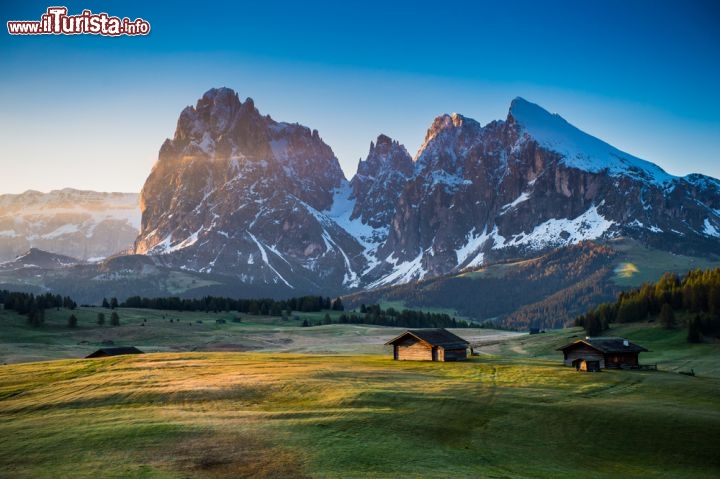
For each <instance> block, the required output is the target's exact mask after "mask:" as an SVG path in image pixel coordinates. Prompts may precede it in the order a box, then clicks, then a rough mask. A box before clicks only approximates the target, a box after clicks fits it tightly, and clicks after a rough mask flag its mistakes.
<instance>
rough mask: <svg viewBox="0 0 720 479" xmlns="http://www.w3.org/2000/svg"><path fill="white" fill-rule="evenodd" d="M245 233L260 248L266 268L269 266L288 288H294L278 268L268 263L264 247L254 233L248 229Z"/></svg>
mask: <svg viewBox="0 0 720 479" xmlns="http://www.w3.org/2000/svg"><path fill="white" fill-rule="evenodd" d="M247 234H248V235H249V236H250V238H251V239H252V240H253V241H254V242H255V244H256V245H257V247H258V249H259V250H260V257H261V258H262V260H263V262H264V263H265V264H266V265H267V266H268V268H270V269H271V270H272V272H273V273H275V275H276V276H277V277H278V278H280V281H282V282H283V283H285V284H286V285H287V286H289V287H290V288H292V289H295V287H294V286H293V285H291V284H290V283H288V282H287V280H285V278H283V276H282V275H281V274H280V273H279V272H278V270H276V269H275V268H273V265H271V264H270V261H269V260H268V255H267V252H266V251H265V248H264V247H263V245H262V243H260V241H258V239H257V238H256V237H255V235H254V234H252V233H251V232H249V231H248V232H247Z"/></svg>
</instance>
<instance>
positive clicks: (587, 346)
mask: <svg viewBox="0 0 720 479" xmlns="http://www.w3.org/2000/svg"><path fill="white" fill-rule="evenodd" d="M557 350H558V351H562V352H563V355H564V357H565V365H566V366H575V368H576V369H577V370H578V371H581V370H582V371H586V370H590V369H589V368H592V370H595V367H596V366H595V364H596V363H597V369H598V370H599V369H605V368H637V367H639V366H640V363H639V361H638V356H639V354H640V353H641V352H646V351H647V349H645V348H643V347H642V346H638V345H637V344H634V343H631V342H630V341H628V340H627V339H623V338H589V337H588V338H585V339H579V340H577V341H575V342H572V343H570V344H566V345H565V346H563V347H561V348H558V349H557ZM583 368H584V369H583Z"/></svg>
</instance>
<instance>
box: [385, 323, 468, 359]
mask: <svg viewBox="0 0 720 479" xmlns="http://www.w3.org/2000/svg"><path fill="white" fill-rule="evenodd" d="M385 344H386V345H392V347H393V359H395V360H398V361H462V360H465V359H467V348H468V345H469V344H470V343H468V342H467V341H465V340H464V339H463V338H461V337H459V336H456V335H454V334H453V333H451V332H450V331H447V330H445V329H410V330H407V331H405V332H404V333H402V334H401V335H399V336H397V337H395V338H393V339H391V340H390V341H388V342H387V343H385Z"/></svg>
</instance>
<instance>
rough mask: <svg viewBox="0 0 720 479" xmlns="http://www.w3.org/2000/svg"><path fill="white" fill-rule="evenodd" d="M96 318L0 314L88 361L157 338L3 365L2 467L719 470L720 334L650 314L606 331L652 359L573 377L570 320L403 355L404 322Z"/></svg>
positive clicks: (13, 470)
mask: <svg viewBox="0 0 720 479" xmlns="http://www.w3.org/2000/svg"><path fill="white" fill-rule="evenodd" d="M96 312H97V311H96V310H94V309H92V308H89V309H81V310H80V311H79V312H77V314H78V315H79V319H80V327H79V328H77V329H74V330H69V329H68V328H67V327H65V326H64V325H63V321H64V320H65V319H66V317H67V311H64V310H62V311H59V312H54V313H53V314H50V312H48V317H47V319H46V323H47V324H46V326H45V327H43V328H40V329H33V328H30V327H29V326H27V325H25V323H24V322H23V321H22V318H19V317H15V316H14V315H13V314H11V313H10V312H8V311H0V320H1V321H2V323H1V324H2V329H1V331H2V333H3V335H2V337H1V338H0V353H2V354H3V355H4V357H5V358H12V359H13V361H18V360H21V359H22V357H20V353H21V352H23V351H25V353H26V354H27V355H28V356H31V355H32V353H30V352H28V351H31V350H33V349H42V348H43V347H44V345H45V344H48V345H49V346H47V347H46V349H45V350H44V352H43V355H44V357H45V358H46V359H51V358H62V357H69V356H71V355H73V354H74V356H72V357H80V356H79V354H80V353H85V352H86V351H88V350H92V349H96V347H95V345H94V344H92V341H97V340H101V339H102V338H104V337H105V336H108V335H110V334H112V335H114V336H113V337H114V338H115V340H116V344H133V345H136V346H139V347H141V348H145V349H147V350H149V351H151V350H152V351H158V352H153V353H152V354H146V355H137V356H124V357H114V358H107V359H95V360H82V359H58V360H54V361H40V362H31V363H17V364H6V365H3V366H0V477H3V478H4V477H12V478H45V477H52V478H63V477H73V478H75V477H77V478H85V477H93V478H97V477H103V478H126V477H130V478H238V477H261V478H262V477H267V478H270V477H289V478H293V477H297V478H337V477H342V478H365V477H378V478H396V477H399V476H401V475H402V476H406V477H437V478H441V477H442V478H445V477H478V478H557V477H583V478H618V477H619V478H673V479H674V478H715V477H718V475H720V457H719V456H718V455H717V443H718V439H720V402H719V401H718V399H717V398H718V395H719V394H720V368H719V367H718V366H719V365H720V363H719V362H718V354H720V345H718V344H714V343H706V344H701V345H697V346H695V345H693V346H688V345H687V344H686V343H684V333H683V332H682V331H674V332H673V331H670V332H668V331H665V330H662V329H660V328H659V327H658V326H657V325H656V324H654V323H653V324H648V323H643V324H635V325H628V326H624V327H622V328H616V329H614V330H611V331H610V332H609V334H613V335H623V336H627V337H629V338H631V339H632V340H633V341H636V342H638V343H640V344H642V345H643V346H646V347H648V348H649V349H651V350H652V352H651V353H643V355H641V362H644V363H649V362H652V363H658V367H659V369H660V370H659V371H657V372H643V371H603V372H602V373H578V372H576V371H575V370H574V369H572V368H566V367H563V366H562V365H561V364H562V360H561V359H562V356H561V355H560V354H559V353H557V351H555V348H557V347H558V346H560V345H562V344H564V343H565V342H568V341H570V340H572V339H574V338H572V336H575V337H577V336H581V335H582V333H581V331H580V330H579V329H577V328H573V329H568V330H562V331H552V332H548V333H546V334H538V335H532V336H530V335H526V334H523V335H516V334H515V335H512V334H502V333H499V332H492V331H484V330H468V331H465V332H459V333H460V334H461V335H463V336H466V337H468V339H472V340H473V342H474V343H475V344H478V345H479V346H478V347H477V350H478V351H479V352H480V353H481V355H480V356H479V357H474V358H472V359H471V360H470V361H467V362H462V363H430V362H397V361H392V360H391V358H390V355H389V354H388V353H387V350H386V347H384V346H382V344H381V343H382V342H384V340H387V339H388V338H390V337H392V336H393V335H394V334H395V333H396V332H397V330H394V329H392V328H372V327H366V326H351V325H329V326H320V327H312V328H301V327H299V326H297V325H296V324H295V323H296V322H295V321H293V320H290V321H289V322H290V323H291V324H289V325H288V324H287V323H288V322H287V321H282V320H281V319H279V318H252V317H246V316H243V318H242V322H240V323H234V322H233V323H228V324H223V325H218V324H216V323H215V321H214V320H211V319H212V318H216V317H218V318H220V317H223V318H225V317H226V316H227V318H226V319H231V318H230V315H227V314H226V315H225V316H223V313H218V314H217V315H216V314H214V313H210V314H205V313H185V314H184V315H179V314H177V313H173V314H168V313H162V312H159V311H140V310H120V316H121V321H123V324H122V325H121V326H119V327H116V328H111V327H110V326H102V327H100V326H97V325H95V324H94V318H95V315H96ZM163 315H165V318H163ZM171 317H172V319H173V320H174V321H173V323H169V319H171ZM176 319H179V320H180V321H179V322H176V321H175V320H176ZM145 320H146V321H145ZM198 321H202V322H201V323H199V322H198ZM140 323H143V324H146V325H145V326H139V324H140ZM191 323H192V326H190V324H191ZM464 333H467V334H464ZM81 338H85V339H81ZM81 341H88V343H87V344H77V343H78V342H81ZM273 341H274V342H273ZM288 341H289V342H288ZM173 344H174V345H176V347H177V349H176V350H174V351H173V350H172V347H171V346H172V345H173ZM18 345H23V346H22V347H21V346H18ZM153 345H154V348H155V349H153ZM196 345H205V348H206V350H201V349H197V350H196V351H195V352H193V351H191V349H192V348H195V347H196ZM241 346H242V347H247V348H251V347H252V348H255V349H256V350H262V351H261V352H256V351H250V352H239V351H237V350H233V349H232V348H235V347H241ZM181 347H188V349H182V350H181ZM212 348H216V349H215V352H208V351H207V350H209V349H212ZM293 348H295V349H297V350H299V351H301V352H302V354H301V353H298V352H293V351H292V350H293ZM219 351H225V352H219ZM308 353H312V354H308ZM690 368H693V369H694V370H695V372H696V374H697V376H695V377H690V376H686V375H681V374H677V371H684V370H689V369H690Z"/></svg>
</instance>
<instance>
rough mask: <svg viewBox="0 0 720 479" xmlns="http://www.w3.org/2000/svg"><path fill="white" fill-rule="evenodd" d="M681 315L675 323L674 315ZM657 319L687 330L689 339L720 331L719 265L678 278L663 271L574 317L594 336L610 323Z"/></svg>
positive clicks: (671, 327) (697, 339)
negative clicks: (608, 301)
mask: <svg viewBox="0 0 720 479" xmlns="http://www.w3.org/2000/svg"><path fill="white" fill-rule="evenodd" d="M678 314H681V315H682V316H684V318H685V321H684V322H683V324H678V319H677V315H678ZM655 318H656V319H658V320H659V321H660V322H661V323H662V325H663V327H665V328H668V329H673V328H676V327H679V326H683V327H686V328H687V330H688V336H687V338H688V341H690V342H700V341H702V337H703V336H712V335H718V334H720V268H715V269H710V270H704V271H703V270H693V271H690V272H688V273H687V274H686V275H685V276H682V277H680V276H679V275H677V274H675V273H670V272H668V273H665V274H663V276H662V277H661V278H660V279H659V280H658V281H657V282H656V283H645V284H643V285H642V286H640V287H639V288H636V289H634V290H631V291H627V292H623V293H620V295H619V296H618V299H617V300H616V301H615V302H614V303H603V304H600V305H599V306H597V307H596V308H594V309H593V310H591V311H588V312H587V313H585V314H584V315H581V316H578V317H577V318H576V319H575V325H576V326H582V327H584V328H585V331H586V332H587V333H588V335H590V336H597V335H598V334H600V333H602V332H603V331H605V330H606V329H608V328H609V327H610V324H612V323H631V322H638V321H647V320H651V321H652V320H654V319H655Z"/></svg>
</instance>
